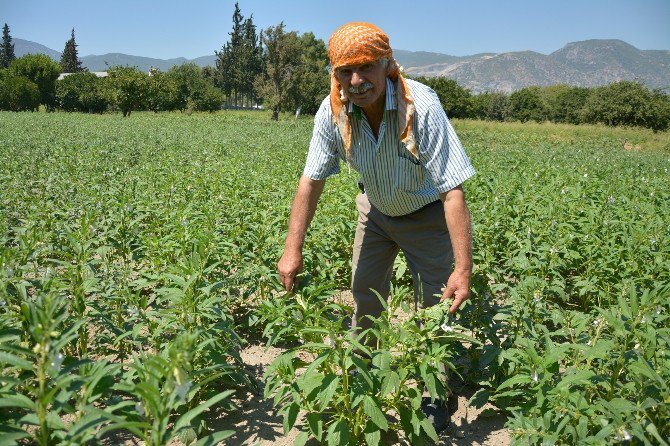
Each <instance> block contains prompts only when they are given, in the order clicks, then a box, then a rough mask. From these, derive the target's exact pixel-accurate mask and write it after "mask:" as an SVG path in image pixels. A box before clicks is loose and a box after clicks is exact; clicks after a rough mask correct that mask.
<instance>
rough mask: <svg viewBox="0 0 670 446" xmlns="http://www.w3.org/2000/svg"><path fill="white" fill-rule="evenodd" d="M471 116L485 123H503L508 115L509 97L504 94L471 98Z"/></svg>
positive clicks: (479, 95) (483, 94)
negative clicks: (485, 121) (483, 120)
mask: <svg viewBox="0 0 670 446" xmlns="http://www.w3.org/2000/svg"><path fill="white" fill-rule="evenodd" d="M471 104H472V116H473V117H474V118H477V119H485V120H487V121H504V120H506V119H507V115H508V113H509V96H507V95H506V94H505V93H498V92H496V93H489V92H487V93H482V94H478V95H475V96H472V98H471Z"/></svg>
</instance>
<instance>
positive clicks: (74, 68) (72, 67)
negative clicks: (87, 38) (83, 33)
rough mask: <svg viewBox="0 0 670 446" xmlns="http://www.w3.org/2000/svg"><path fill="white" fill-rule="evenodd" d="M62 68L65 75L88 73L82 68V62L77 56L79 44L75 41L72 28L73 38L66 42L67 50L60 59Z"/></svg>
mask: <svg viewBox="0 0 670 446" xmlns="http://www.w3.org/2000/svg"><path fill="white" fill-rule="evenodd" d="M60 66H61V70H62V71H63V73H78V72H81V71H87V70H86V68H84V67H82V66H81V60H79V57H78V56H77V43H76V42H75V41H74V28H72V37H70V40H68V41H67V42H65V49H64V50H63V54H62V55H61V57H60Z"/></svg>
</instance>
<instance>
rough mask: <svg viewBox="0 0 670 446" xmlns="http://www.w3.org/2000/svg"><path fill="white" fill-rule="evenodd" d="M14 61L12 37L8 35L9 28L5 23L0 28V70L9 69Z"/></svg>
mask: <svg viewBox="0 0 670 446" xmlns="http://www.w3.org/2000/svg"><path fill="white" fill-rule="evenodd" d="M14 59H16V56H15V55H14V44H13V43H12V36H10V35H9V26H8V25H7V24H6V23H5V26H4V27H3V28H2V48H0V68H9V66H10V65H11V63H12V62H13V61H14Z"/></svg>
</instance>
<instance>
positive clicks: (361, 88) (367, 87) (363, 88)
mask: <svg viewBox="0 0 670 446" xmlns="http://www.w3.org/2000/svg"><path fill="white" fill-rule="evenodd" d="M373 86H374V85H372V83H371V82H363V83H362V84H361V85H359V86H358V87H354V86H353V85H352V86H350V87H349V89H348V90H347V91H349V93H352V94H361V93H365V92H366V91H368V90H370V89H371V88H372V87H373Z"/></svg>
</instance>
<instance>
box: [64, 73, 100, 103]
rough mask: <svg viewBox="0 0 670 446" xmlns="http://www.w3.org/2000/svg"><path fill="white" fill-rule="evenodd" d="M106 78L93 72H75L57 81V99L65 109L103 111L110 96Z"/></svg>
mask: <svg viewBox="0 0 670 446" xmlns="http://www.w3.org/2000/svg"><path fill="white" fill-rule="evenodd" d="M105 81H106V80H105V79H104V78H99V77H97V76H96V75H95V74H93V73H86V72H81V73H73V74H70V75H69V76H65V77H64V78H63V79H61V80H59V81H57V82H56V101H57V103H58V107H60V108H61V109H62V110H65V111H81V112H87V113H102V112H104V111H105V110H106V109H107V103H108V98H107V95H106V93H105V90H104V84H103V82H105Z"/></svg>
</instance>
